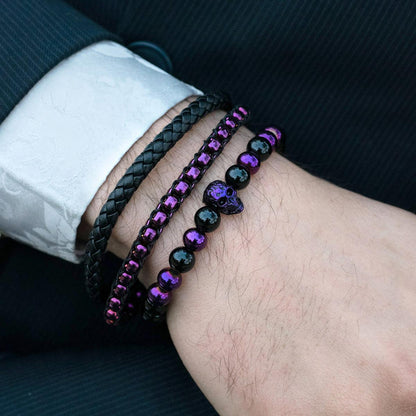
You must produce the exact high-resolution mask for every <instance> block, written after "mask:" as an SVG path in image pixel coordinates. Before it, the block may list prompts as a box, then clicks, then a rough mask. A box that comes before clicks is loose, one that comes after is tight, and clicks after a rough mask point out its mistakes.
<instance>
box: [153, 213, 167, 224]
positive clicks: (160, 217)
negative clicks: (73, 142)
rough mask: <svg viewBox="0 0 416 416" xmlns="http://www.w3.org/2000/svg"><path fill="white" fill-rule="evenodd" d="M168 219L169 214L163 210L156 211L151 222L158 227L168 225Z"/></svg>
mask: <svg viewBox="0 0 416 416" xmlns="http://www.w3.org/2000/svg"><path fill="white" fill-rule="evenodd" d="M168 220H169V218H168V216H167V215H166V214H165V213H164V212H163V211H154V212H153V214H152V216H151V223H152V224H153V225H155V226H156V227H158V228H159V227H163V226H164V225H166V224H167V222H168Z"/></svg>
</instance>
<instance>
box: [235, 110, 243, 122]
mask: <svg viewBox="0 0 416 416" xmlns="http://www.w3.org/2000/svg"><path fill="white" fill-rule="evenodd" d="M233 117H234V118H235V119H237V120H238V121H243V119H244V116H243V115H242V114H241V113H240V112H239V111H233Z"/></svg>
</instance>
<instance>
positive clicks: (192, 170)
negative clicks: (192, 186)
mask: <svg viewBox="0 0 416 416" xmlns="http://www.w3.org/2000/svg"><path fill="white" fill-rule="evenodd" d="M200 176H201V170H200V169H199V168H197V167H196V166H190V167H186V168H185V169H184V171H183V177H184V179H186V180H188V181H190V182H195V181H197V180H198V179H200Z"/></svg>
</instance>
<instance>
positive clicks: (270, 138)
mask: <svg viewBox="0 0 416 416" xmlns="http://www.w3.org/2000/svg"><path fill="white" fill-rule="evenodd" d="M257 137H262V138H263V139H266V140H267V141H268V142H269V143H270V145H271V146H272V149H273V150H274V149H275V148H276V142H277V139H276V137H275V135H274V134H273V133H271V132H268V131H262V132H261V133H259V134H258V135H257Z"/></svg>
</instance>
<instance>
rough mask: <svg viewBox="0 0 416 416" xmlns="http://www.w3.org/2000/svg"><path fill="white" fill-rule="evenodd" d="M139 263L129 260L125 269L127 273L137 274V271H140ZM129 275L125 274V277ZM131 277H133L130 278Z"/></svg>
mask: <svg viewBox="0 0 416 416" xmlns="http://www.w3.org/2000/svg"><path fill="white" fill-rule="evenodd" d="M139 267H140V266H139V263H137V262H136V261H134V260H129V261H128V262H127V263H126V264H125V265H124V269H125V270H126V272H127V273H136V272H137V270H139ZM127 273H123V274H125V275H127ZM120 277H121V276H120ZM125 277H126V279H128V275H127V276H125ZM130 277H131V276H130Z"/></svg>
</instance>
